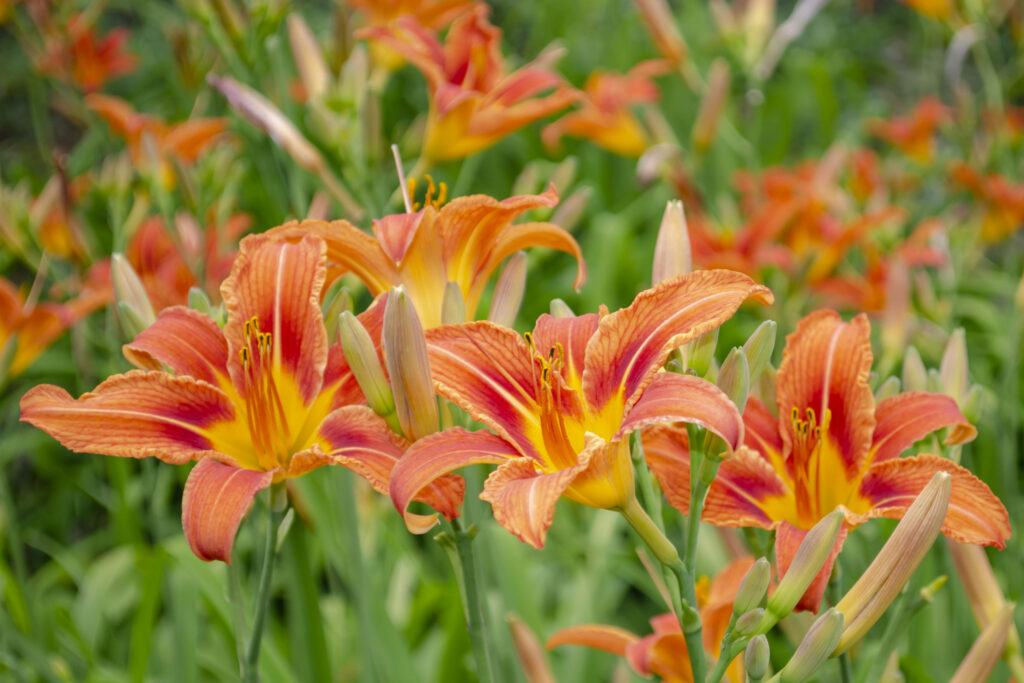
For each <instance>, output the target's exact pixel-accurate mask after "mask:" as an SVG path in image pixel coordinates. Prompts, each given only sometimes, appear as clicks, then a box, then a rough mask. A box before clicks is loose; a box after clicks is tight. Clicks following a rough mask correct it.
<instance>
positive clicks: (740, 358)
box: [715, 347, 750, 413]
mask: <svg viewBox="0 0 1024 683" xmlns="http://www.w3.org/2000/svg"><path fill="white" fill-rule="evenodd" d="M715 383H716V384H717V385H718V388H719V389H721V390H722V392H723V393H724V394H725V395H726V396H728V397H729V400H731V401H732V402H733V405H735V406H736V407H737V408H739V410H740V412H741V413H742V412H743V408H744V407H745V406H746V405H747V395H748V394H749V393H750V369H749V366H748V365H747V354H745V353H743V349H741V348H739V347H737V348H734V349H733V350H732V351H730V352H729V355H728V356H726V357H725V361H723V362H722V367H721V368H719V370H718V379H717V380H716V382H715Z"/></svg>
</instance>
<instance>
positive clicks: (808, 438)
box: [790, 406, 832, 524]
mask: <svg viewBox="0 0 1024 683" xmlns="http://www.w3.org/2000/svg"><path fill="white" fill-rule="evenodd" d="M804 412H805V418H806V419H801V418H800V410H799V409H798V408H797V407H796V406H793V410H792V412H791V413H790V420H791V421H792V425H793V456H792V457H793V482H794V485H795V487H796V491H795V493H796V510H797V515H799V517H800V519H801V520H802V521H805V522H810V523H812V524H813V523H814V522H816V521H818V520H819V519H821V517H822V510H821V500H820V498H821V496H820V486H819V484H820V482H821V467H822V463H821V444H822V440H821V435H822V433H823V432H824V433H825V434H827V433H828V426H829V422H830V421H831V420H832V411H831V410H825V413H824V415H822V418H821V424H818V418H817V414H816V413H815V412H814V409H813V408H807V409H806V410H805V411H804Z"/></svg>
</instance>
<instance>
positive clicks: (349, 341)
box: [337, 311, 395, 416]
mask: <svg viewBox="0 0 1024 683" xmlns="http://www.w3.org/2000/svg"><path fill="white" fill-rule="evenodd" d="M337 320H338V337H339V339H340V340H341V350H342V351H343V352H344V353H345V360H347V361H348V367H349V369H351V370H352V375H353V376H354V377H355V378H356V382H358V383H359V388H360V389H362V390H363V395H364V396H366V402H367V403H368V404H369V406H370V407H371V408H373V412H375V413H377V414H378V415H381V416H385V415H390V414H391V413H394V412H395V397H394V395H393V394H392V393H391V385H390V384H388V378H387V376H386V375H385V374H384V368H382V367H381V365H380V358H379V357H378V356H377V349H376V348H374V344H373V339H371V338H370V333H369V332H367V331H366V328H365V327H363V324H362V323H361V322H359V318H357V317H356V316H354V315H353V314H352V312H351V311H342V313H341V314H340V315H338V316H337Z"/></svg>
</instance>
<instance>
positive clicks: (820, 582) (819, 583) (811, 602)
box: [775, 487, 923, 612]
mask: <svg viewBox="0 0 1024 683" xmlns="http://www.w3.org/2000/svg"><path fill="white" fill-rule="evenodd" d="M922 488H923V487H922ZM849 531H850V528H849V527H848V526H847V525H846V524H843V526H842V528H841V529H840V530H839V537H838V538H836V544H835V545H834V546H833V547H832V552H831V554H830V555H829V556H828V559H826V560H825V564H823V565H822V566H821V571H819V572H818V574H817V575H816V576H815V577H814V580H813V581H811V585H810V586H808V587H807V592H806V593H804V594H803V597H801V598H800V602H798V603H797V604H796V608H795V610H796V611H803V612H817V611H818V607H819V606H820V605H821V599H822V597H824V595H825V588H827V587H828V579H829V577H830V576H832V565H834V564H835V562H836V557H838V556H839V551H840V550H842V549H843V543H845V542H846V534H847V533H849ZM807 532H808V529H798V528H797V527H795V526H793V525H792V524H790V523H789V522H782V523H781V524H779V526H778V528H777V529H776V530H775V561H776V563H778V570H779V578H780V579H781V578H782V577H784V576H785V575H786V572H787V571H789V566H790V564H792V563H793V558H794V557H796V551H797V549H799V548H800V543H801V542H802V541H803V540H804V536H806V535H807Z"/></svg>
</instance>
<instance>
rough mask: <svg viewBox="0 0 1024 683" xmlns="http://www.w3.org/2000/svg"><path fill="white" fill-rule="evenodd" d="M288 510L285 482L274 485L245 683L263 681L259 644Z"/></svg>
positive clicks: (245, 663)
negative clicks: (280, 535) (278, 534)
mask: <svg viewBox="0 0 1024 683" xmlns="http://www.w3.org/2000/svg"><path fill="white" fill-rule="evenodd" d="M287 507H288V491H287V490H286V489H285V485H284V482H280V483H277V484H274V485H272V486H271V487H270V497H269V499H268V501H267V540H266V544H265V545H264V546H263V568H262V569H261V570H260V583H259V588H258V589H257V591H256V615H255V617H254V618H253V622H252V633H251V635H250V636H249V644H248V645H247V646H246V648H245V657H244V659H242V680H243V681H245V683H256V682H257V681H259V680H260V672H259V658H260V644H261V643H262V641H263V625H264V623H265V621H266V618H267V606H268V605H269V604H270V586H271V584H272V583H273V578H274V560H275V558H276V548H277V531H278V528H279V527H280V524H281V519H282V517H284V513H285V509H286V508H287Z"/></svg>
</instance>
